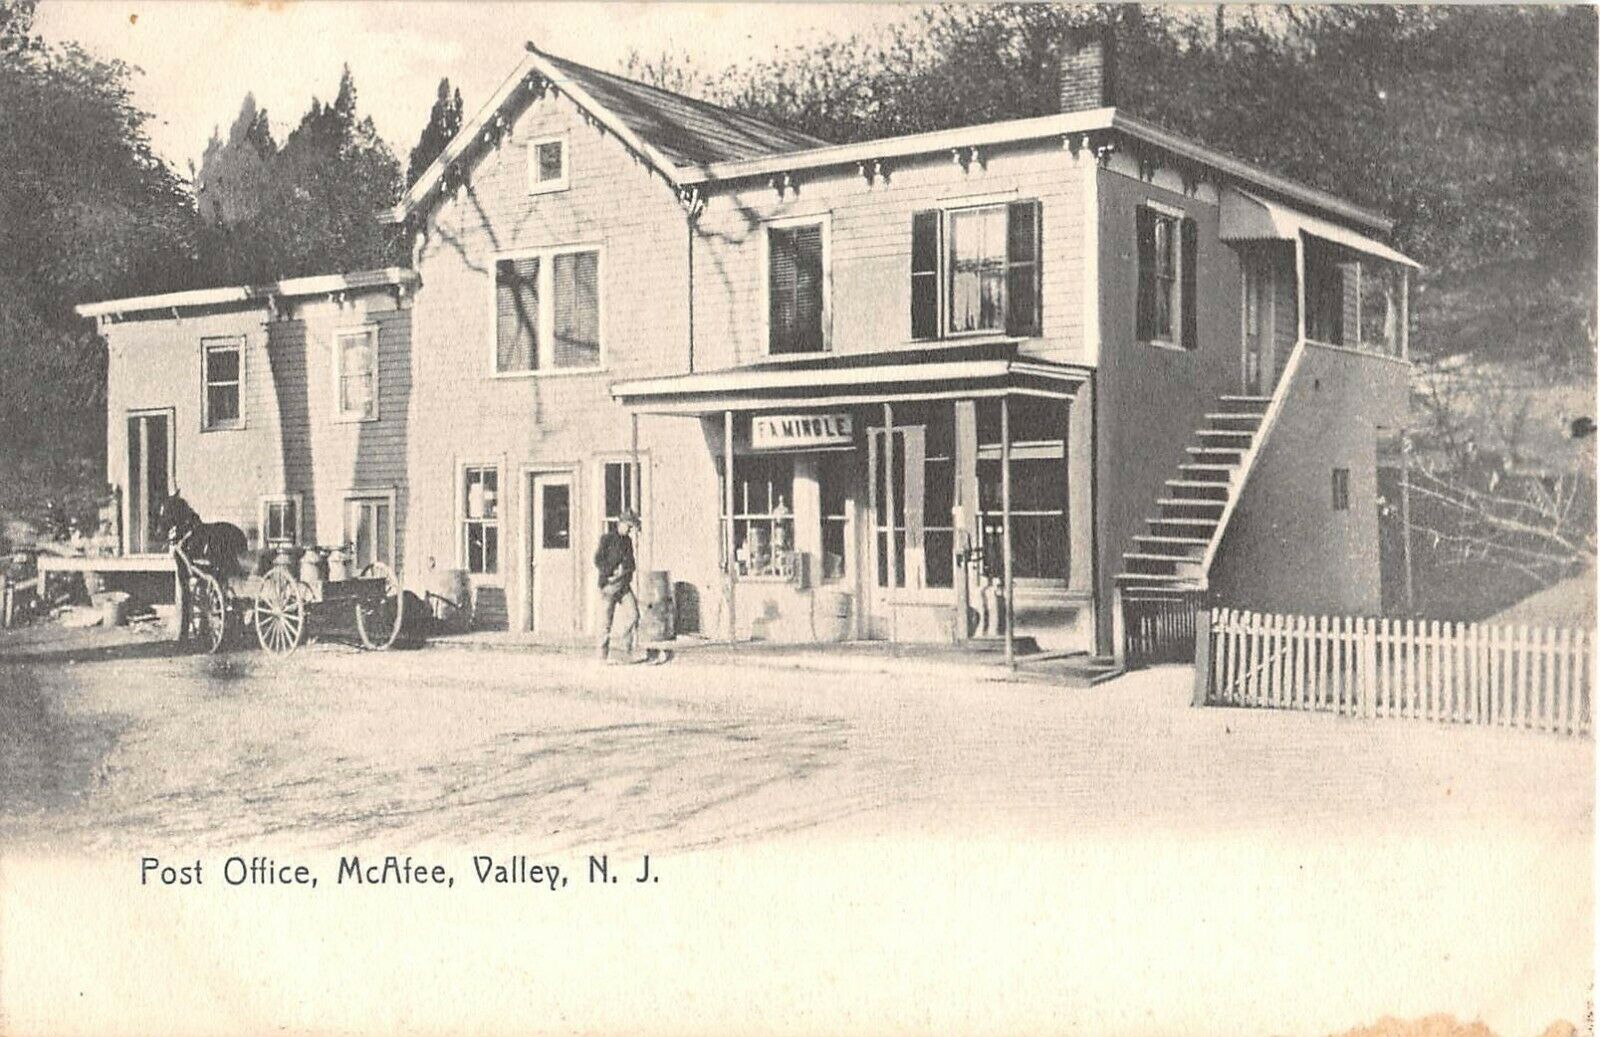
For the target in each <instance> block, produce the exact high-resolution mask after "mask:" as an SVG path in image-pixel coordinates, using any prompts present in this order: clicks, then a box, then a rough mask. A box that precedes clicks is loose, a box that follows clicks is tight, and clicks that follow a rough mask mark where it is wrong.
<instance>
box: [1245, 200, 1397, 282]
mask: <svg viewBox="0 0 1600 1037" xmlns="http://www.w3.org/2000/svg"><path fill="white" fill-rule="evenodd" d="M1301 234H1309V235H1310V236H1311V237H1314V238H1321V239H1323V240H1324V241H1331V242H1333V243H1334V244H1336V245H1342V246H1343V247H1345V248H1347V249H1350V250H1351V251H1353V252H1360V253H1362V254H1363V255H1368V256H1373V257H1375V258H1378V259H1384V260H1388V261H1389V262H1391V263H1399V264H1401V265H1402V266H1408V267H1411V268H1412V269H1414V270H1420V269H1422V264H1420V263H1418V262H1417V261H1416V260H1414V259H1412V258H1411V257H1410V256H1407V255H1405V254H1404V253H1401V252H1399V251H1397V250H1395V249H1393V248H1391V247H1389V246H1388V245H1385V244H1384V243H1383V242H1381V241H1378V240H1377V239H1375V238H1369V237H1367V236H1366V235H1365V234H1361V233H1359V232H1357V231H1353V230H1350V229H1349V228H1348V227H1341V226H1339V225H1338V224H1337V223H1333V222H1331V221H1329V220H1324V219H1322V218H1321V217H1318V216H1312V215H1310V214H1309V213H1304V212H1300V211H1299V210H1297V209H1291V208H1289V207H1288V206H1286V205H1281V204H1279V203H1278V202H1272V201H1268V200H1267V199H1265V198H1260V197H1258V196H1256V195H1253V194H1251V193H1250V192H1249V191H1242V190H1240V189H1238V188H1236V187H1235V188H1229V189H1227V190H1225V191H1223V193H1222V225H1221V230H1220V231H1219V234H1218V236H1219V237H1221V238H1222V240H1223V241H1262V240H1273V239H1279V240H1286V241H1294V240H1295V239H1297V238H1299V236H1300V235H1301Z"/></svg>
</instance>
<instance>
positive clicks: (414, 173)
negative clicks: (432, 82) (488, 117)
mask: <svg viewBox="0 0 1600 1037" xmlns="http://www.w3.org/2000/svg"><path fill="white" fill-rule="evenodd" d="M462 116H463V111H462V106H461V90H460V88H457V89H456V90H455V91H454V92H452V91H451V89H450V80H449V79H448V78H445V79H441V80H439V95H438V96H437V97H436V98H435V99H434V102H433V108H432V110H431V111H429V112H428V125H426V126H424V127H423V128H422V136H421V137H420V138H419V139H418V140H417V146H416V147H414V148H412V149H411V160H410V162H408V163H407V165H406V183H407V184H414V183H416V182H417V177H419V176H421V175H422V172H423V170H425V169H427V168H428V167H429V166H430V165H432V164H433V160H434V159H436V158H438V157H439V154H440V152H442V151H444V149H445V146H446V145H447V144H449V143H450V142H451V141H452V140H454V139H455V135H456V134H457V133H460V132H461V122H462Z"/></svg>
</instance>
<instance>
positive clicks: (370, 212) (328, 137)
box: [200, 66, 401, 284]
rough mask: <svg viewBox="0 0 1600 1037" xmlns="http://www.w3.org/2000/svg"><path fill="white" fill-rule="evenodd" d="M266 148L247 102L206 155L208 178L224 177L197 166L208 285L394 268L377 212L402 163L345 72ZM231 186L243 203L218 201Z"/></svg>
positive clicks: (392, 249) (265, 136) (257, 116)
mask: <svg viewBox="0 0 1600 1037" xmlns="http://www.w3.org/2000/svg"><path fill="white" fill-rule="evenodd" d="M252 113H253V114H252ZM271 145H272V137H271V130H270V128H269V127H268V126H267V124H266V121H265V113H264V112H254V103H253V102H252V101H251V100H250V99H249V98H246V101H245V105H244V107H243V108H242V109H241V111H240V116H239V118H238V119H237V120H236V121H235V123H234V127H233V130H231V131H230V133H229V140H228V142H227V143H226V144H223V145H222V146H221V147H219V148H218V149H217V150H216V152H215V157H214V158H213V166H212V172H213V173H214V174H220V175H221V176H223V177H224V178H225V179H223V180H222V182H221V183H218V181H217V179H215V178H209V179H208V176H207V169H206V167H205V166H204V165H202V169H201V173H200V179H201V183H202V188H203V189H204V191H205V193H203V194H202V200H201V208H202V212H203V213H204V215H205V216H206V217H207V222H206V227H205V230H204V232H203V237H202V241H201V253H202V255H203V257H204V259H205V263H204V268H205V271H206V279H207V280H208V281H209V282H211V283H213V284H239V283H251V282H260V281H271V280H278V279H281V278H284V277H297V276H303V275H307V274H320V273H332V272H336V271H341V270H359V269H364V268H371V267H379V266H387V265H389V264H390V263H392V262H394V261H395V258H396V246H395V236H394V231H393V229H392V228H389V227H387V226H385V225H384V224H382V223H381V222H380V221H379V220H378V219H377V214H378V213H379V212H381V211H383V210H384V209H387V208H389V207H391V206H393V205H394V204H395V202H396V201H397V200H398V199H399V196H400V186H401V185H400V164H399V161H398V160H397V159H396V158H395V156H394V152H392V151H391V150H390V149H389V146H388V145H387V144H385V143H384V142H383V139H382V138H381V137H379V136H378V132H377V130H376V128H375V127H374V126H373V124H372V120H371V118H370V117H362V116H361V115H360V113H359V104H358V97H357V92H356V85H355V78H354V77H353V76H352V75H351V74H350V69H349V67H348V66H346V67H345V69H344V71H343V73H342V74H341V76H340V79H339V89H338V93H337V94H336V95H335V97H334V100H333V101H332V102H331V103H328V104H324V103H323V102H322V101H321V100H319V99H317V98H313V99H312V101H311V107H310V108H309V109H308V110H307V111H306V113H305V114H304V115H303V116H302V117H301V119H300V122H299V124H298V125H297V126H296V127H295V128H294V130H293V131H291V132H290V134H289V135H288V137H287V138H286V139H285V140H284V142H283V145H282V147H279V148H277V149H276V150H269V149H270V148H271ZM208 154H211V151H210V149H208ZM258 159H259V163H260V164H259V166H258V165H257V164H256V163H257V160H258ZM230 171H231V173H232V179H231V180H229V179H226V177H227V176H228V174H229V172H230ZM246 182H248V184H249V186H248V188H246V186H245V184H246ZM230 186H231V188H232V189H235V190H240V191H244V190H247V193H248V195H249V197H248V198H246V199H242V200H240V199H236V200H234V201H232V202H231V203H228V204H224V203H222V201H221V199H223V198H227V197H229V196H230ZM213 194H214V195H215V197H216V199H217V200H218V203H219V204H218V205H217V206H216V207H215V209H216V211H215V212H213V209H212V207H211V206H210V205H209V202H210V201H211V200H212V195H213Z"/></svg>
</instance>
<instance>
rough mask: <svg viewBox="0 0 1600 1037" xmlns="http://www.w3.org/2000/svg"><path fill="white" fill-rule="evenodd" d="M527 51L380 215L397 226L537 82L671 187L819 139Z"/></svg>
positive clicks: (487, 138)
mask: <svg viewBox="0 0 1600 1037" xmlns="http://www.w3.org/2000/svg"><path fill="white" fill-rule="evenodd" d="M527 50H528V53H527V55H526V56H525V57H523V59H522V61H520V62H519V63H518V64H517V67H516V68H515V69H513V70H512V72H511V74H510V75H509V76H507V77H506V80H505V82H503V83H501V84H500V88H499V89H498V90H496V91H495V92H494V94H493V95H491V96H490V98H489V100H488V102H487V103H485V104H484V106H483V107H482V108H481V109H479V110H478V113H477V114H476V115H474V116H473V117H472V120H471V121H470V122H468V123H467V124H466V125H464V126H463V127H461V131H460V132H459V133H457V134H456V135H455V137H454V138H453V139H452V140H451V141H450V143H449V144H447V145H445V149H444V151H442V152H440V154H439V157H438V158H436V159H434V160H433V163H432V164H431V165H429V166H428V168H427V169H425V170H423V172H422V175H421V176H419V177H417V180H416V182H415V183H413V184H412V185H411V186H410V188H408V189H407V191H406V193H405V194H404V195H403V196H401V199H400V202H399V204H398V205H396V206H395V207H394V208H393V209H391V210H390V211H389V212H387V213H385V214H384V218H386V219H387V220H389V221H391V222H395V223H398V222H400V221H402V220H404V219H406V218H407V217H408V216H410V215H411V214H412V213H414V212H416V211H417V209H418V208H420V207H421V206H422V205H423V203H424V202H426V201H427V200H428V198H429V196H430V195H432V194H433V192H434V189H435V188H437V187H438V186H439V185H440V183H441V182H442V181H443V180H444V178H445V174H446V172H448V171H449V169H450V167H451V166H453V165H455V164H456V162H457V161H459V160H460V159H462V158H463V157H465V156H466V155H467V153H468V152H470V151H472V150H473V149H474V147H475V146H477V145H479V144H484V145H487V144H489V143H490V142H491V141H492V139H493V138H494V136H495V130H494V129H493V124H494V123H495V121H496V120H498V119H499V118H500V115H501V113H502V112H503V111H504V110H505V109H506V108H507V107H508V106H510V105H511V104H512V103H513V102H515V101H516V100H517V99H518V97H519V96H523V95H526V94H527V93H528V92H529V91H530V90H531V89H533V88H535V87H536V86H537V85H538V81H539V80H540V79H542V80H543V81H544V82H545V83H546V84H548V85H549V87H550V88H551V89H553V90H555V91H556V92H557V93H562V94H565V95H566V96H567V97H568V98H569V99H571V100H572V102H573V103H574V104H576V105H577V106H578V107H579V108H580V109H581V110H582V111H583V112H584V113H585V114H586V115H587V116H589V117H590V118H592V119H594V120H596V121H597V122H599V123H600V124H601V125H602V126H604V127H606V128H607V129H608V130H610V131H611V132H612V133H614V134H615V135H616V136H617V138H618V139H619V140H621V141H622V143H623V144H624V145H626V146H627V147H628V148H629V149H630V150H631V151H633V152H634V153H635V154H636V155H638V156H639V157H640V158H642V159H643V160H644V161H646V162H647V163H649V165H650V166H651V167H653V168H654V169H655V170H656V172H658V173H660V174H661V175H662V176H663V177H665V178H666V180H667V182H668V183H669V184H671V185H673V186H674V187H677V186H680V185H681V184H682V183H683V182H684V181H683V178H682V177H681V176H680V175H679V170H680V168H684V169H693V168H695V167H697V166H707V165H710V164H712V163H715V162H737V161H744V160H749V159H755V158H762V157H765V156H768V155H774V154H779V153H782V152H786V151H801V150H806V149H809V148H816V147H821V146H824V145H826V144H827V141H824V140H821V139H820V138H817V137H813V136H810V135H809V134H805V133H800V132H799V131H797V130H790V129H786V128H784V127H782V126H778V125H775V124H773V123H770V122H767V121H765V120H763V119H757V118H755V117H753V116H749V115H743V114H740V113H739V112H734V111H730V110H728V109H726V108H723V107H720V106H718V105H714V104H711V103H709V102H707V101H697V100H695V99H694V98H692V97H685V96H683V95H682V94H675V93H673V92H672V91H670V90H662V89H660V88H658V87H653V86H647V85H646V84H644V83H638V82H635V81H633V80H631V79H625V78H624V77H622V76H617V75H612V74H611V73H609V72H601V71H600V70H599V69H594V68H590V67H589V66H587V65H580V64H578V63H577V62H575V61H569V60H568V59H566V58H558V57H556V56H555V55H553V54H546V53H544V52H543V51H541V50H539V49H538V48H537V47H535V46H534V45H533V44H532V43H529V44H528V45H527Z"/></svg>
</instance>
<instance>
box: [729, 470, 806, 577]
mask: <svg viewBox="0 0 1600 1037" xmlns="http://www.w3.org/2000/svg"><path fill="white" fill-rule="evenodd" d="M741 469H742V470H741ZM726 479H727V476H726V473H724V475H723V477H722V480H723V485H724V487H725V486H726ZM722 499H723V501H724V503H723V506H722V512H723V514H722V524H721V528H722V529H724V530H726V529H727V525H726V523H727V522H728V515H727V503H726V497H725V495H724V496H723V498H722ZM724 542H725V538H724ZM794 543H795V541H794V459H793V458H790V457H782V458H739V459H736V460H735V462H734V493H733V548H734V565H735V567H736V568H735V571H736V572H737V573H738V575H740V576H771V577H779V578H784V579H787V578H788V577H789V576H790V575H792V573H793V566H794V557H793V556H794Z"/></svg>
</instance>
